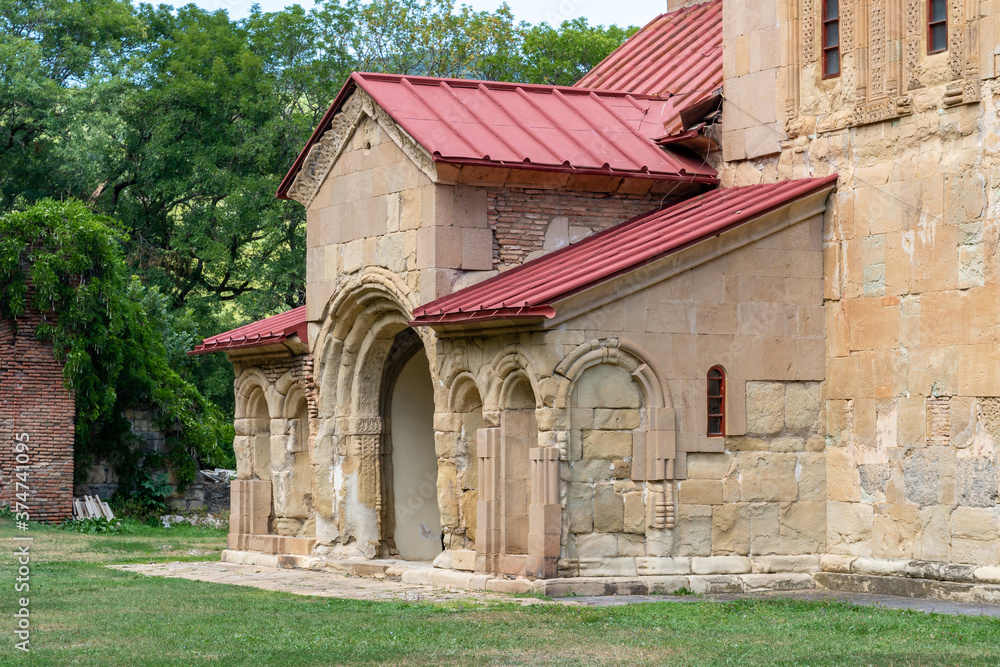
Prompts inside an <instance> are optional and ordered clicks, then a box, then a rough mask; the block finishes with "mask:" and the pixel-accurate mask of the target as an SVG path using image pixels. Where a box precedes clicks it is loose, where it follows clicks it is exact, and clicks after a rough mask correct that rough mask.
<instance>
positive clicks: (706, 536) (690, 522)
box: [677, 504, 712, 556]
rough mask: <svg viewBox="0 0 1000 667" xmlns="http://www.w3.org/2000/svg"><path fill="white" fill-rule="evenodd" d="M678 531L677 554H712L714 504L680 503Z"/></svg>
mask: <svg viewBox="0 0 1000 667" xmlns="http://www.w3.org/2000/svg"><path fill="white" fill-rule="evenodd" d="M677 533H678V543H677V555H679V556H709V555H711V553H712V506H711V505H683V504H682V505H680V506H679V507H678V508H677Z"/></svg>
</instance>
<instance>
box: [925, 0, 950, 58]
mask: <svg viewBox="0 0 1000 667" xmlns="http://www.w3.org/2000/svg"><path fill="white" fill-rule="evenodd" d="M947 50H948V0H928V3H927V53H941V52H942V51H947Z"/></svg>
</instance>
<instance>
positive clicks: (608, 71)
mask: <svg viewBox="0 0 1000 667" xmlns="http://www.w3.org/2000/svg"><path fill="white" fill-rule="evenodd" d="M576 85H577V86H582V87H585V88H601V89H609V90H621V91H625V92H630V93H641V94H645V95H663V96H683V97H684V105H687V104H690V103H693V102H696V101H698V100H700V99H702V98H704V97H706V96H708V95H710V94H711V93H712V92H713V91H715V90H716V89H718V88H720V87H722V0H711V1H710V2H706V3H704V4H701V5H693V6H691V7H684V8H682V9H678V10H676V11H673V12H669V13H667V14H661V15H660V16H657V17H656V18H655V19H653V20H652V21H650V22H649V23H648V24H647V25H646V26H645V27H644V28H643V29H642V30H640V31H639V32H637V33H635V34H634V35H632V36H631V37H630V38H629V39H628V41H626V42H625V43H624V44H622V45H621V46H620V47H618V48H617V49H616V50H615V51H614V52H612V53H611V55H609V56H608V57H607V58H605V59H604V60H602V61H601V62H600V63H599V64H598V65H597V67H595V68H594V69H592V70H591V71H590V72H588V73H587V74H586V75H585V76H584V77H583V78H582V79H580V80H579V81H577V83H576ZM680 106H681V105H680V104H678V107H680Z"/></svg>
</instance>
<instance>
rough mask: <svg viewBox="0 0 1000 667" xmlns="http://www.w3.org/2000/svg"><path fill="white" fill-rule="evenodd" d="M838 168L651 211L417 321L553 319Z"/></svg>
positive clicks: (813, 187) (441, 303) (416, 315)
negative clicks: (583, 297) (588, 293)
mask: <svg viewBox="0 0 1000 667" xmlns="http://www.w3.org/2000/svg"><path fill="white" fill-rule="evenodd" d="M836 180H837V176H836V174H834V175H833V176H827V177H825V178H806V179H800V180H793V181H782V182H780V183H770V184H765V185H751V186H746V187H737V188H724V189H718V190H713V191H711V192H707V193H705V194H703V195H700V196H698V197H694V198H692V199H689V200H687V201H683V202H680V203H678V204H674V205H672V206H668V207H667V208H664V209H660V210H658V211H653V212H651V213H646V214H643V215H641V216H638V217H636V218H633V219H631V220H629V221H627V222H623V223H622V224H620V225H617V226H615V227H612V228H611V229H607V230H605V231H603V232H599V233H597V234H594V235H593V236H590V237H588V238H586V239H584V240H582V241H580V242H579V243H574V244H573V245H570V246H567V247H565V248H562V249H560V250H557V251H555V252H553V253H550V254H548V255H545V256H544V257H539V258H538V259H536V260H533V261H531V262H527V263H525V264H522V265H521V266H519V267H517V268H514V269H511V270H509V271H505V272H504V273H501V274H500V275H498V276H495V277H493V278H490V279H488V280H484V281H483V282H481V283H479V284H476V285H472V286H471V287H467V288H465V289H463V290H459V291H458V292H455V293H454V294H450V295H448V296H445V297H442V298H440V299H437V300H435V301H432V302H430V303H428V304H426V305H424V306H421V307H420V308H417V309H416V310H415V311H414V312H413V321H412V324H413V325H431V326H433V325H445V324H462V323H471V322H478V321H488V320H498V319H518V318H535V319H539V318H551V317H553V316H555V309H554V308H553V304H554V303H556V302H557V301H560V300H562V299H564V298H566V297H568V296H570V295H572V294H575V293H576V292H580V291H582V290H584V289H586V288H588V287H592V286H594V285H597V284H598V283H601V282H604V281H605V280H608V279H609V278H612V277H614V276H618V275H621V274H623V273H627V272H629V271H633V270H635V269H637V268H639V267H641V266H643V265H645V264H648V263H650V262H652V261H654V260H657V259H659V258H661V257H664V256H666V255H669V254H671V253H674V252H677V251H678V250H681V249H682V248H685V247H687V246H690V245H692V244H695V243H697V242H699V241H702V240H704V239H706V238H709V237H711V236H714V235H717V234H719V233H721V232H723V231H725V230H727V229H730V228H732V227H735V226H737V225H739V224H742V223H744V222H747V221H749V220H752V219H754V218H757V217H760V216H761V215H763V214H765V213H767V212H769V211H772V210H774V209H777V208H780V207H782V206H784V205H786V204H788V203H790V202H792V201H794V200H795V199H798V198H799V197H803V196H805V195H808V194H813V193H816V192H820V191H822V190H823V189H826V188H832V187H833V185H834V183H835V182H836Z"/></svg>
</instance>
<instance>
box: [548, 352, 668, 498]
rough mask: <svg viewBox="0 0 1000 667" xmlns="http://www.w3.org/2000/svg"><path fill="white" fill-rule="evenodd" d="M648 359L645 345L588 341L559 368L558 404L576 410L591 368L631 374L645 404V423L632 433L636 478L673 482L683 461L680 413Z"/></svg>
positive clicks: (634, 473)
mask: <svg viewBox="0 0 1000 667" xmlns="http://www.w3.org/2000/svg"><path fill="white" fill-rule="evenodd" d="M648 359H650V357H649V355H648V354H647V353H646V351H645V350H643V349H642V348H641V347H639V346H638V345H636V344H634V343H631V342H628V341H621V340H619V339H617V338H606V339H601V340H596V339H595V340H590V341H587V342H585V343H582V344H580V345H578V346H577V347H576V348H574V349H573V350H572V351H571V352H570V353H569V354H567V355H566V357H565V358H564V359H563V360H562V361H561V362H560V363H559V364H558V365H557V366H556V369H555V373H556V374H557V375H558V376H560V377H561V381H560V383H559V388H558V392H557V397H556V404H555V405H556V407H557V408H562V409H564V410H567V409H569V408H572V407H575V406H573V405H572V395H573V391H574V390H575V388H576V386H577V384H578V382H579V380H580V379H581V378H582V377H583V375H584V374H585V373H586V372H587V371H588V370H589V369H591V368H594V367H595V366H599V365H602V364H603V365H611V366H617V367H619V368H621V369H623V370H625V371H626V372H627V373H628V374H629V376H630V377H631V378H632V381H633V382H634V383H636V385H638V387H639V393H640V397H641V405H642V411H641V412H640V415H642V419H641V421H640V424H639V426H638V428H636V429H634V430H633V432H632V462H631V472H632V479H633V480H635V481H660V480H669V479H673V478H674V476H675V468H676V463H677V452H676V421H675V416H674V409H673V404H672V401H671V398H670V391H669V388H668V387H667V385H666V384H665V383H664V382H663V381H662V380H661V378H660V374H659V373H657V372H656V370H654V367H653V366H652V362H651V361H647V360H648ZM571 426H572V425H571ZM682 465H683V462H682Z"/></svg>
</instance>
